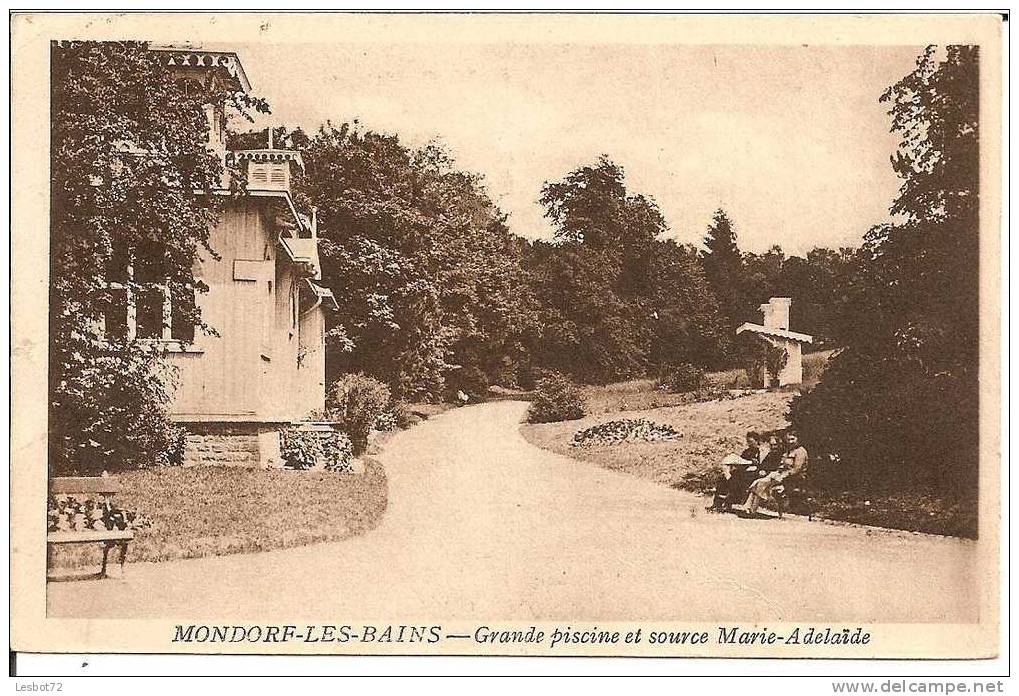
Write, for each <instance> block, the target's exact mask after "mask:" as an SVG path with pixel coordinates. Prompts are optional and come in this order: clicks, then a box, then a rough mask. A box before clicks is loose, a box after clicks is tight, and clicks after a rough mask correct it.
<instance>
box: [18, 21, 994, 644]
mask: <svg viewBox="0 0 1019 696" xmlns="http://www.w3.org/2000/svg"><path fill="white" fill-rule="evenodd" d="M1001 25H1002V18H1001V15H999V14H973V15H966V16H963V15H953V16H948V15H940V16H931V15H914V16H899V15H885V16H882V15H873V16H869V17H859V16H856V17H854V16H850V15H826V16H823V17H808V16H801V17H792V16H785V17H777V16H758V17H747V16H742V17H738V16H730V15H722V16H718V15H715V16H682V15H664V14H662V15H656V14H645V15H613V14H588V15H570V14H501V13H492V14H480V15H471V14H449V15H443V14H431V15H429V14H422V15H399V14H395V15H386V14H344V13H331V14H330V13H320V14H319V13H305V14H302V15H298V14H293V15H288V14H286V13H275V14H274V13H267V14H246V13H238V14H229V13H220V14H217V13H206V14H197V13H191V14H188V13H180V14H166V15H159V14H155V13H153V14H146V13H129V14H104V13H69V14H64V15H59V16H57V15H46V14H39V13H36V14H20V15H19V14H14V15H13V16H12V24H11V30H12V42H13V44H12V46H13V48H12V51H13V53H12V56H13V58H12V61H13V63H12V71H13V73H12V74H13V80H14V81H13V86H12V100H13V101H12V119H13V138H14V139H15V142H14V159H13V162H14V168H15V175H14V176H15V178H19V177H23V178H21V179H20V180H21V181H22V182H24V187H25V189H24V192H23V193H19V192H15V193H14V198H13V200H12V206H14V207H13V213H12V214H13V216H14V223H13V224H12V245H13V251H12V257H13V258H17V259H19V262H16V263H15V267H14V270H13V273H14V277H13V281H12V307H13V308H14V309H13V310H12V311H13V316H12V321H13V324H12V351H13V354H12V361H13V369H14V379H13V380H12V390H13V391H12V394H13V395H12V398H13V413H14V419H13V431H12V453H13V461H12V490H11V496H12V499H11V502H12V547H11V548H12V558H11V564H12V575H13V576H14V577H12V582H13V583H14V584H13V585H12V591H13V592H14V593H15V594H14V599H13V600H12V602H13V607H12V610H13V613H12V622H13V627H12V630H13V639H15V643H14V645H13V646H12V648H13V649H16V650H17V649H22V650H28V651H30V652H90V653H97V652H167V653H171V652H197V653H202V652H212V653H232V652H249V653H251V652H254V653H305V652H313V653H320V654H323V653H324V654H361V655H374V654H395V653H399V654H420V655H428V654H462V655H507V654H512V655H563V656H565V655H595V654H597V655H616V656H624V655H626V656H638V655H643V656H648V655H654V656H684V655H685V656H690V655H699V656H713V657H746V656H768V657H837V658H863V657H911V658H916V657H953V658H973V657H982V658H989V657H994V656H995V655H997V654H998V653H999V642H998V640H999V634H998V631H999V626H998V620H999V618H998V617H999V604H998V603H999V595H998V592H999V584H998V583H999V572H998V569H999V566H998V563H999V558H1000V553H1001V549H1000V541H1001V536H1000V529H999V524H1000V522H999V520H1000V506H1001V494H1000V490H1001V489H1000V487H999V480H1000V478H999V475H1000V466H1001V462H1000V460H999V456H1000V449H999V446H1000V442H999V438H1000V434H999V429H1000V422H999V420H998V418H999V403H1000V402H999V398H1000V372H999V371H1000V357H1001V356H1000V353H999V331H1000V329H999V322H1000V316H999V306H1000V304H999V296H998V293H999V290H1000V272H999V269H1000V266H1001V260H1000V256H999V250H1000V229H999V225H1000V219H1001V218H1000V216H1001V202H1000V196H1001V190H1000V180H1001V174H1000V171H1001V170H1000V167H1001V161H1002V153H1001V149H1000V147H1001V146H1000V143H1001V109H1002V105H1001V70H1002V65H1001V50H1002V49H1001ZM19 40H20V41H19ZM19 119H20V120H19ZM19 165H22V166H23V167H24V168H23V169H19ZM29 170H30V171H29ZM19 172H25V173H24V174H19ZM29 192H30V195H29ZM19 216H21V217H20V220H21V223H22V224H18V220H19ZM22 260H23V261H22ZM19 263H20V264H21V265H20V266H19ZM19 443H20V445H19ZM16 541H17V542H19V543H15V542H16ZM19 641H20V642H21V644H22V646H23V647H20V648H19V646H18V642H19Z"/></svg>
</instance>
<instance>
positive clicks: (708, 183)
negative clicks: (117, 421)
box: [210, 37, 920, 254]
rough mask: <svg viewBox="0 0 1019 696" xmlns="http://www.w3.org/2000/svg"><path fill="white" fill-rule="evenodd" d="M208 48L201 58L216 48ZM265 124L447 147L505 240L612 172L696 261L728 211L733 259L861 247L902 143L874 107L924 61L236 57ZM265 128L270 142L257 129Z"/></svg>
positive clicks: (491, 52) (778, 55) (866, 55)
mask: <svg viewBox="0 0 1019 696" xmlns="http://www.w3.org/2000/svg"><path fill="white" fill-rule="evenodd" d="M210 48H211V46H210ZM230 50H236V51H237V53H238V54H239V56H240V58H241V62H242V63H243V65H244V67H245V70H246V72H247V74H248V77H249V79H250V81H251V83H252V86H253V91H254V92H255V93H256V94H258V95H260V96H264V97H266V98H267V99H268V100H269V103H270V105H271V107H272V109H273V113H272V116H271V121H272V122H273V123H276V124H279V123H283V124H287V125H289V126H297V125H299V126H301V127H303V128H305V129H306V130H316V129H317V128H318V126H319V124H321V123H323V122H324V121H326V120H327V119H331V120H332V121H333V122H334V123H343V122H345V121H351V120H353V119H355V118H356V119H358V120H359V122H360V123H361V124H362V125H363V126H364V127H366V128H370V129H372V130H376V131H383V132H388V133H396V134H399V136H400V138H401V140H402V141H404V142H405V143H407V144H409V145H412V146H413V145H421V144H424V143H425V142H427V141H429V140H431V139H438V140H440V141H441V142H443V143H444V144H445V145H446V146H447V148H448V149H449V150H450V151H451V152H452V154H453V155H454V157H455V158H456V162H457V166H458V167H459V168H462V169H466V170H470V171H473V172H477V173H480V174H482V175H484V177H485V182H486V186H487V188H488V191H489V194H490V195H491V196H492V198H493V200H495V202H496V203H497V204H498V205H499V206H500V208H502V210H504V211H505V212H507V213H509V227H510V229H511V230H512V231H513V232H515V233H516V234H519V235H522V236H525V237H529V238H549V237H551V236H552V229H551V227H550V225H549V223H548V221H547V220H546V219H545V218H544V217H543V211H542V208H541V206H540V205H539V204H538V202H537V199H538V197H539V195H540V191H541V187H542V184H543V183H544V182H546V181H554V180H557V179H559V178H561V177H562V176H564V175H565V174H567V173H568V172H569V171H571V170H573V169H575V168H576V167H578V166H581V165H584V164H589V163H592V162H594V161H595V160H596V158H597V157H598V155H600V154H602V153H605V154H608V155H609V156H610V157H611V158H612V159H613V160H614V161H616V162H617V163H619V164H621V165H622V166H623V168H624V170H625V173H626V183H627V188H628V190H629V191H630V192H632V193H643V194H645V195H649V196H651V197H653V198H654V199H655V200H656V201H657V202H658V205H659V206H660V208H661V209H662V212H663V214H664V216H665V219H666V221H667V223H668V225H669V232H668V235H667V236H670V237H674V238H676V239H677V240H679V241H681V242H688V243H693V244H698V243H700V241H701V240H702V239H703V237H704V233H705V231H706V229H707V225H708V223H709V222H710V220H711V217H712V214H713V212H714V211H715V210H716V209H717V208H719V207H722V208H724V209H725V210H726V211H727V212H728V213H729V216H730V217H731V218H732V220H733V222H734V223H735V227H736V231H737V235H738V240H739V244H740V247H741V248H742V249H744V250H746V251H753V252H761V251H764V250H765V249H767V248H768V247H770V246H771V245H773V244H779V245H781V246H782V248H783V249H784V250H785V251H786V252H787V253H800V254H802V253H805V252H806V251H808V250H809V249H811V248H813V247H815V246H828V247H839V246H846V245H856V244H859V242H860V241H861V240H862V238H863V234H864V233H865V232H866V231H867V230H868V229H869V228H870V227H871V226H873V225H875V224H877V223H880V222H882V221H884V220H886V219H887V217H888V206H889V204H890V203H891V200H892V199H893V197H894V196H895V194H896V191H897V190H898V187H899V183H900V182H899V180H898V179H897V178H896V177H895V175H894V174H893V172H892V170H891V167H890V165H889V156H890V155H891V153H892V152H893V151H894V148H895V144H896V137H895V135H894V134H890V133H889V117H888V115H887V113H886V111H887V106H886V105H884V104H880V103H879V102H878V98H879V97H880V95H881V93H882V92H883V91H884V90H885V88H886V87H888V86H889V85H891V84H893V83H894V82H896V81H898V80H899V79H900V78H901V77H902V76H904V75H906V74H907V73H908V72H910V71H911V70H912V68H913V65H914V61H915V58H916V56H917V54H918V53H919V50H920V49H919V48H918V47H895V46H891V47H890V46H866V47H862V46H861V47H845V46H843V47H824V46H756V47H755V46H690V45H687V46H684V45H662V44H659V45H616V44H601V45H598V44H595V45H591V44H585V45H578V44H567V43H563V44H549V43H541V44H537V43H535V44H526V43H519V44H507V43H502V44H497V43H491V42H488V43H478V44H469V43H464V42H457V43H444V42H443V41H442V38H441V37H436V38H435V39H434V40H432V41H429V42H417V43H392V44H386V43H378V42H373V43H367V42H365V43H334V44H303V45H302V44H268V43H260V44H253V43H252V44H240V45H238V44H231V46H230ZM262 125H267V124H262Z"/></svg>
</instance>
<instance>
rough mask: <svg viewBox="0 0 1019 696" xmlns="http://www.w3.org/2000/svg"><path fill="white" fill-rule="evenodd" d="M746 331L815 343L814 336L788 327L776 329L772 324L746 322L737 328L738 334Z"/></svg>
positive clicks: (799, 341)
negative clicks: (762, 324) (763, 324)
mask: <svg viewBox="0 0 1019 696" xmlns="http://www.w3.org/2000/svg"><path fill="white" fill-rule="evenodd" d="M744 331H752V332H754V333H758V334H763V335H765V336H774V337H775V338H787V339H789V340H790V341H796V342H798V343H813V342H814V337H813V336H811V335H809V334H805V333H798V332H796V331H789V330H788V329H776V328H772V327H770V326H761V325H760V324H750V323H746V324H743V325H742V326H740V327H739V328H738V329H736V333H737V334H741V333H743V332H744Z"/></svg>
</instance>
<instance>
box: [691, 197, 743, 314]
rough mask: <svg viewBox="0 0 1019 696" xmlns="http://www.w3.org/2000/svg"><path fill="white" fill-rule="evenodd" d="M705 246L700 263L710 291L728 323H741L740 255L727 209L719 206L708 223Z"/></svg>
mask: <svg viewBox="0 0 1019 696" xmlns="http://www.w3.org/2000/svg"><path fill="white" fill-rule="evenodd" d="M704 247H705V250H704V252H703V253H702V254H701V263H702V264H703V266H704V273H705V275H706V276H707V278H708V283H709V284H710V287H711V292H712V294H713V295H714V296H715V298H716V299H717V301H718V305H719V309H720V311H721V312H722V314H723V316H725V317H726V318H727V319H728V323H729V324H730V327H731V328H732V329H733V330H735V327H736V326H737V325H739V324H740V323H741V320H742V319H743V315H744V313H745V309H746V308H745V306H744V305H745V304H746V302H745V301H744V288H745V282H744V278H743V274H744V268H743V258H742V256H741V254H740V250H739V246H738V245H737V243H736V231H735V230H734V229H733V225H732V220H730V219H729V215H728V213H726V212H725V211H724V210H722V209H721V208H719V209H718V210H716V211H715V215H714V217H713V218H712V220H711V224H709V225H708V231H707V234H706V235H705V236H704Z"/></svg>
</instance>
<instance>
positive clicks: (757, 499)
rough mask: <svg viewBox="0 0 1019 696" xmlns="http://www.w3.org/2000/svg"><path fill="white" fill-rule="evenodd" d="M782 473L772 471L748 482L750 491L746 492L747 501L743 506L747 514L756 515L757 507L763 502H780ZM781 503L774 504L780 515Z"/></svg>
mask: <svg viewBox="0 0 1019 696" xmlns="http://www.w3.org/2000/svg"><path fill="white" fill-rule="evenodd" d="M783 478H784V474H783V473H782V472H781V471H772V472H769V473H767V474H765V475H764V476H762V477H761V478H759V479H757V480H756V481H754V482H753V483H752V484H750V491H749V493H748V494H747V502H746V505H745V506H744V507H745V508H746V511H747V514H748V515H751V516H757V508H759V507H760V506H761V505H762V504H763V503H776V502H778V503H781V497H782V494H783V493H784V492H785V486H783V485H782V479H783ZM782 507H783V506H782V505H781V504H778V505H775V508H776V510H777V512H778V516H779V517H781V516H782Z"/></svg>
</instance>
